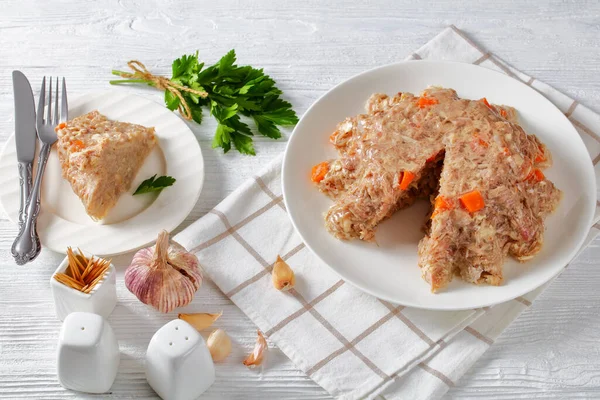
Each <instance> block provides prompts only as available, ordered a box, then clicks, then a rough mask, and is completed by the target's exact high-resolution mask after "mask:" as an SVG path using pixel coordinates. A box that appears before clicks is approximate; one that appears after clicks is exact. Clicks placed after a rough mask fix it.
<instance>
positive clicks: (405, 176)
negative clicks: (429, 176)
mask: <svg viewBox="0 0 600 400" xmlns="http://www.w3.org/2000/svg"><path fill="white" fill-rule="evenodd" d="M413 179H415V174H413V173H412V172H410V171H404V172H403V173H402V177H401V178H400V181H399V182H398V183H399V185H400V190H406V189H408V186H409V185H410V183H411V182H412V181H413Z"/></svg>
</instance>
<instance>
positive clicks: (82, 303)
mask: <svg viewBox="0 0 600 400" xmlns="http://www.w3.org/2000/svg"><path fill="white" fill-rule="evenodd" d="M82 253H83V255H84V256H85V257H87V258H91V257H92V255H91V254H88V253H86V252H82ZM68 266H69V258H68V257H66V258H65V259H64V260H63V262H62V263H60V265H59V266H58V268H57V269H56V271H54V274H52V277H50V287H51V288H52V296H53V297H54V309H55V310H56V316H57V317H58V319H60V320H61V321H64V319H65V317H66V316H67V315H69V314H70V313H72V312H75V311H85V312H91V313H94V314H99V315H102V316H103V317H104V318H108V316H109V315H110V313H112V311H113V309H114V308H115V305H116V304H117V284H116V275H117V271H116V269H115V266H114V265H113V264H110V266H109V267H108V270H106V273H105V275H104V278H103V279H102V280H101V281H100V282H98V283H97V284H96V285H95V286H94V288H93V289H92V290H91V291H90V293H83V292H80V291H79V290H77V289H73V288H71V287H68V286H66V285H64V284H62V283H60V282H59V281H57V280H56V279H54V275H55V274H58V273H59V272H62V273H64V272H65V271H66V270H67V267H68Z"/></svg>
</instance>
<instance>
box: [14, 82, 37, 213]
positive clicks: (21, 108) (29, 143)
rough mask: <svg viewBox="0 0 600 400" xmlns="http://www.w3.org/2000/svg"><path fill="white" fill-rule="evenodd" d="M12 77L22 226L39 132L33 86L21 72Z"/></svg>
mask: <svg viewBox="0 0 600 400" xmlns="http://www.w3.org/2000/svg"><path fill="white" fill-rule="evenodd" d="M12 77H13V91H14V95H15V142H16V145H17V161H18V162H19V163H18V167H19V185H20V187H21V207H20V208H19V225H21V224H22V223H23V212H24V208H25V204H26V203H27V198H28V197H29V193H30V192H31V169H32V163H33V159H34V157H35V147H36V143H37V130H36V128H35V104H34V101H33V92H32V90H31V85H30V84H29V81H28V80H27V77H26V76H25V75H24V74H23V73H22V72H21V71H13V73H12Z"/></svg>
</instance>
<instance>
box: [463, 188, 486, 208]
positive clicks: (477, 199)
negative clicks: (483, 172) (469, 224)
mask: <svg viewBox="0 0 600 400" xmlns="http://www.w3.org/2000/svg"><path fill="white" fill-rule="evenodd" d="M459 200H460V204H461V205H462V206H463V208H464V209H466V210H467V211H468V212H470V213H474V212H476V211H479V210H481V209H482V208H483V207H484V206H485V202H484V201H483V196H482V195H481V193H480V192H479V190H473V191H471V192H469V193H465V194H463V195H462V196H460V198H459Z"/></svg>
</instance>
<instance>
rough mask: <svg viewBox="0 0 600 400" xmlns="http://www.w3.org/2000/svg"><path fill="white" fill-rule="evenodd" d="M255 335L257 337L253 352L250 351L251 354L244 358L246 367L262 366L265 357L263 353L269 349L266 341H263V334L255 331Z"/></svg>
mask: <svg viewBox="0 0 600 400" xmlns="http://www.w3.org/2000/svg"><path fill="white" fill-rule="evenodd" d="M257 333H258V336H257V338H256V344H255V345H254V350H252V353H250V354H249V355H248V357H246V359H245V360H244V365H245V366H246V367H256V366H258V365H260V364H262V362H263V359H264V357H265V352H266V351H267V349H268V348H269V347H268V346H267V341H266V340H265V337H264V336H263V334H262V333H260V331H257Z"/></svg>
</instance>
